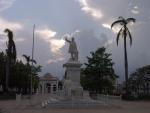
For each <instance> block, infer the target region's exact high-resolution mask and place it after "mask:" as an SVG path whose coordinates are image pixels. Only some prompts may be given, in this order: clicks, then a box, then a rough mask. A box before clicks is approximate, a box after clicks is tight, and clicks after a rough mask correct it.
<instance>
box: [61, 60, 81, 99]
mask: <svg viewBox="0 0 150 113" xmlns="http://www.w3.org/2000/svg"><path fill="white" fill-rule="evenodd" d="M81 65H82V64H81V63H80V62H78V61H68V62H67V63H65V64H64V65H63V67H65V68H66V72H65V80H64V90H65V95H66V96H75V97H82V96H83V88H82V87H81V85H80V72H81V68H80V67H81Z"/></svg>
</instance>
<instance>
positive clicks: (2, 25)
mask: <svg viewBox="0 0 150 113" xmlns="http://www.w3.org/2000/svg"><path fill="white" fill-rule="evenodd" d="M6 28H9V29H11V30H21V29H22V28H23V26H22V25H21V24H20V23H18V22H11V21H8V20H5V19H3V18H1V17H0V32H2V33H3V32H4V29H6Z"/></svg>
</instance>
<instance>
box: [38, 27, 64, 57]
mask: <svg viewBox="0 0 150 113" xmlns="http://www.w3.org/2000/svg"><path fill="white" fill-rule="evenodd" d="M36 33H37V34H38V35H39V37H40V38H41V39H43V40H44V41H45V42H47V43H48V44H49V48H50V50H51V52H52V53H53V55H56V56H61V51H60V49H61V48H62V47H63V46H64V45H65V41H64V40H63V39H55V38H56V34H57V33H56V32H55V31H53V30H51V29H49V28H47V27H45V28H43V29H39V30H36Z"/></svg>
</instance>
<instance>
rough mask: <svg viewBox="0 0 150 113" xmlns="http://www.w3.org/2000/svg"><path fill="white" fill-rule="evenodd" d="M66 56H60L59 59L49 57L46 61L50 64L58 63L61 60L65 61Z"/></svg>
mask: <svg viewBox="0 0 150 113" xmlns="http://www.w3.org/2000/svg"><path fill="white" fill-rule="evenodd" d="M64 59H65V58H63V57H60V58H57V59H49V60H48V61H47V62H46V63H48V64H50V63H57V62H59V61H63V60H64Z"/></svg>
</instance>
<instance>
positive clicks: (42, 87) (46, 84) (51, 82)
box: [39, 73, 59, 94]
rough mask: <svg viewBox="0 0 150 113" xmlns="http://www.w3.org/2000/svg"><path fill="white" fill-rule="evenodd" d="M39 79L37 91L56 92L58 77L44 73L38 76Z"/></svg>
mask: <svg viewBox="0 0 150 113" xmlns="http://www.w3.org/2000/svg"><path fill="white" fill-rule="evenodd" d="M39 81H40V83H39V93H43V94H44V93H56V92H57V91H58V83H59V79H58V78H57V77H54V76H53V75H51V73H46V74H45V75H44V76H42V77H40V80H39Z"/></svg>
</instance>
